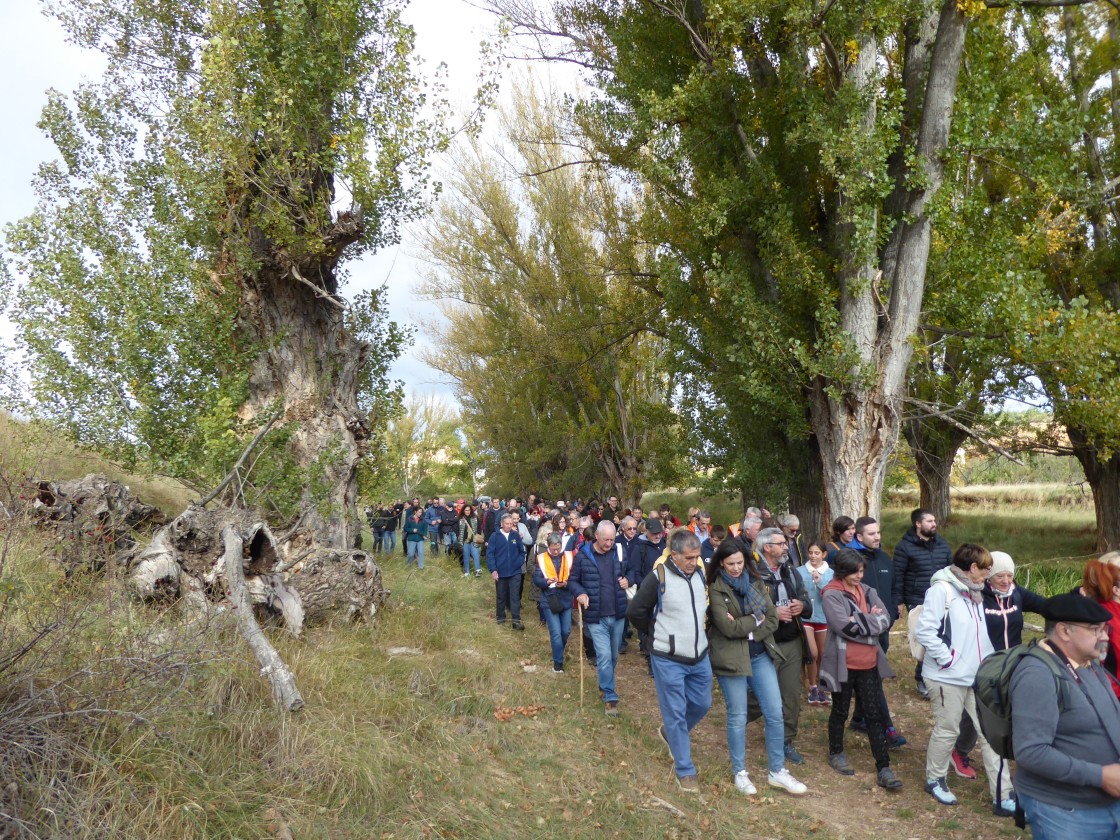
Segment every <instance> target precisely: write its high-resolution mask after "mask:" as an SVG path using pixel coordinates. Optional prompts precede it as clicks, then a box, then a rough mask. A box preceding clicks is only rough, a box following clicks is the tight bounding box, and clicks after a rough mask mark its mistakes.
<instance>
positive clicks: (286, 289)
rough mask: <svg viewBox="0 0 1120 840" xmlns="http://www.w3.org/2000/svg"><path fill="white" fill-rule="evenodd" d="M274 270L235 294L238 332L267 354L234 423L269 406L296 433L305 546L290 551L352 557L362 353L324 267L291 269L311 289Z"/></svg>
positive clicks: (356, 539) (293, 450)
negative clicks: (240, 318)
mask: <svg viewBox="0 0 1120 840" xmlns="http://www.w3.org/2000/svg"><path fill="white" fill-rule="evenodd" d="M278 265H282V261H279V260H278ZM278 265H277V267H274V268H273V269H270V270H262V271H261V272H260V273H259V274H258V275H257V276H256V277H254V278H250V279H249V280H248V281H247V282H246V283H245V284H244V286H243V293H242V312H243V313H246V315H245V318H246V320H247V323H246V327H247V328H249V329H252V330H253V334H254V335H256V336H257V337H258V340H259V341H260V342H261V343H262V345H263V346H265V347H266V348H267V349H266V350H265V351H264V352H263V353H261V355H260V356H259V357H258V358H257V360H256V362H255V364H254V365H253V369H252V374H251V378H250V381H249V389H250V397H249V400H248V401H247V402H246V404H245V405H244V406H243V407H242V417H243V419H246V420H250V421H251V420H252V419H254V418H256V417H258V416H264V414H265V413H267V412H268V411H269V409H270V407H273V406H277V405H279V406H281V408H282V415H281V416H282V419H283V423H284V424H296V425H297V428H296V430H295V432H294V434H293V436H292V439H291V443H290V448H289V454H290V456H291V457H292V458H293V460H294V462H295V464H296V466H297V467H299V468H301V469H303V470H305V471H307V473H308V476H309V478H308V482H307V483H308V489H307V490H306V491H305V494H304V499H303V502H302V513H303V516H304V520H303V524H302V528H301V530H302V531H303V532H304V534H305V535H306V537H305V539H304V540H302V541H301V542H300V543H297V546H300V545H306V544H307V542H314V543H315V544H316V545H320V546H324V547H327V548H335V549H349V548H358V547H360V545H361V543H360V540H361V536H360V533H361V532H360V529H359V527H358V523H359V519H358V514H357V489H358V484H357V467H358V462H359V460H360V459H361V457H362V455H363V454H364V452H365V449H366V444H365V441H366V440H367V439H368V437H369V429H368V426H367V425H366V421H365V418H364V417H362V416H361V415H360V413H359V411H358V399H357V394H358V377H359V374H360V371H361V369H362V367H363V366H364V365H365V363H366V361H367V360H368V358H369V348H368V347H367V346H366V345H365V344H363V343H362V342H359V341H357V340H355V339H354V338H353V337H351V336H350V335H349V333H347V331H346V329H345V326H344V324H343V320H342V309H341V308H340V306H339V304H338V303H337V299H336V298H334V294H335V292H336V291H337V283H336V280H335V277H334V266H333V263H332V262H330V261H325V262H322V263H317V264H312V265H305V266H303V267H302V269H296V270H297V271H299V276H300V277H304V278H314V281H315V285H316V287H317V288H312V287H311V286H309V285H307V284H305V283H301V282H297V281H296V280H295V279H294V278H293V277H292V274H291V270H289V271H288V273H286V274H285V273H282V272H281V271H279V270H278ZM317 289H318V290H317ZM277 337H279V338H277ZM313 488H317V489H318V492H319V493H325V498H321V497H320V496H319V495H318V493H317V492H316V491H315V490H314V489H313Z"/></svg>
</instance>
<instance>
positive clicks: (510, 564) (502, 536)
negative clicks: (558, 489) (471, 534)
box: [486, 513, 625, 630]
mask: <svg viewBox="0 0 1120 840" xmlns="http://www.w3.org/2000/svg"><path fill="white" fill-rule="evenodd" d="M524 561H525V552H524V550H523V549H522V545H521V536H520V535H519V534H518V533H517V531H515V530H514V529H513V515H512V514H509V513H503V514H502V515H501V519H500V520H499V525H498V530H497V531H495V532H494V533H493V534H492V535H491V537H490V542H489V543H488V544H487V546H486V568H488V569H489V570H490V577H491V579H492V580H493V581H494V594H495V596H496V601H497V615H496V617H497V619H498V624H505V623H506V610H507V609H508V610H509V614H510V617H511V618H512V619H513V629H514V630H524V629H525V625H524V624H522V623H521V572H522V566H523V565H524ZM623 597H625V596H623Z"/></svg>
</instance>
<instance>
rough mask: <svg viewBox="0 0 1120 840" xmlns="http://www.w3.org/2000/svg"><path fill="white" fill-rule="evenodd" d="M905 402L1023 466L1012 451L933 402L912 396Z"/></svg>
mask: <svg viewBox="0 0 1120 840" xmlns="http://www.w3.org/2000/svg"><path fill="white" fill-rule="evenodd" d="M906 402H907V403H909V404H910V405H916V406H917V407H918V408H920V409H922V410H923V411H927V412H929V414H930V415H932V416H933V417H937V418H939V419H941V420H944V421H945V422H946V423H948V424H949V425H951V426H955V427H956V428H958V429H960V430H961V431H962V432H964V433H965V434H966V435H968V436H969V437H970V438H972V439H973V440H975V441H977V442H978V443H982V444H983V445H984V446H986V447H988V448H989V449H990V450H992V451H993V452H996V453H998V454H1000V455H1002V456H1003V457H1004V458H1006V459H1007V460H1009V461H1011V462H1012V463H1013V464H1018V465H1019V466H1020V467H1021V466H1024V464H1023V462H1022V461H1020V460H1019V459H1018V458H1016V457H1015V455H1014V453H1012V452H1011V451H1010V450H1007V449H1004V448H1003V447H1002V446H1000V445H999V444H998V443H995V442H994V441H992V440H991V439H990V438H987V437H985V436H984V435H982V434H980V432H978V431H977V430H976V429H975V428H974V427H972V426H967V425H965V424H964V423H962V422H961V421H960V420H958V419H957V418H955V417H953V416H951V415H950V414H948V413H947V412H944V411H942V410H941V409H939V408H938V407H937V406H935V405H934V404H933V403H929V402H926V401H925V400H919V399H916V398H914V397H907V398H906Z"/></svg>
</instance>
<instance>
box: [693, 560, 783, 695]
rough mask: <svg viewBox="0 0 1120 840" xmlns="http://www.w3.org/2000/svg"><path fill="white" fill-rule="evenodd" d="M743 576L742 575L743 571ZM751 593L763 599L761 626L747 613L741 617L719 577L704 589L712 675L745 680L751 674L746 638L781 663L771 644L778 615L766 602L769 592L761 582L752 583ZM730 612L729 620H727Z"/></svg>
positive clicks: (735, 600) (732, 592) (736, 601)
mask: <svg viewBox="0 0 1120 840" xmlns="http://www.w3.org/2000/svg"><path fill="white" fill-rule="evenodd" d="M744 574H746V572H744ZM752 586H754V588H755V591H757V592H758V593H759V594H761V595H762V597H763V598H765V599H766V618H764V619H763V620H762V622H761V623H759V622H758V621H756V620H755V617H754V616H753V615H752V614H751V613H747V614H746V615H743V611H742V610H741V609H740V608H739V596H738V594H736V592H735V590H733V589H732V588H731V585H730V584H728V583H727V581H725V580H724V579H723V578H722V577H717V578H716V579H715V581H714V582H713V583H712V585H711V586H710V587H708V617H709V619H710V621H709V634H708V635H709V643H710V645H711V648H710V652H709V654H708V658H709V660H710V661H711V663H712V672H713V673H715V674H720V675H722V676H725V677H749V676H750V675H751V652H750V645H749V641H750V637H751V636H752V635H753V637H754V640H755V641H756V642H762V643H763V644H765V645H766V650H767V651H768V652H769V654H770V656H771V658H772V659H774V661H775V662H782V661H784V659H785V657H784V656H783V655H782V654H781V651H780V650H779V649H778V646H777V645H776V644H775V643H774V631H775V630H777V629H778V613H777V610H775V609H774V602H773V601H771V600H770V591H769V589H767V587H766V584H765V583H763V582H762V581H754V582H753V583H752ZM729 613H730V615H731V617H730V618H728V614H729Z"/></svg>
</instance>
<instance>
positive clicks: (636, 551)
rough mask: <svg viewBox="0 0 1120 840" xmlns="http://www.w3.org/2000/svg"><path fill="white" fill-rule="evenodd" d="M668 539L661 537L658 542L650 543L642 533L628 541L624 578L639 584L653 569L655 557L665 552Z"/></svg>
mask: <svg viewBox="0 0 1120 840" xmlns="http://www.w3.org/2000/svg"><path fill="white" fill-rule="evenodd" d="M667 545H668V540H666V539H664V538H662V539H661V541H660V542H656V543H652V542H650V541H649V540H648V539H646V535H645V534H642V535H641V536H640V537H638V538H637V539H635V540H631V542H630V554H629V556H628V557H627V559H626V579H627V580H628V581H630V582H631V583H634V584H637V585H639V586H640V585H641V583H642V581H643V580H645V579H646V575H648V574H649V573H650V571H651V570H652V569H653V564H654V563H656V562H657V558H658V557H660V556H661V555H662V554H664V553H665V547H666V546H667Z"/></svg>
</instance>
